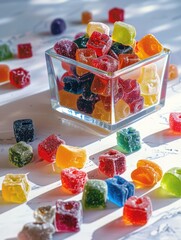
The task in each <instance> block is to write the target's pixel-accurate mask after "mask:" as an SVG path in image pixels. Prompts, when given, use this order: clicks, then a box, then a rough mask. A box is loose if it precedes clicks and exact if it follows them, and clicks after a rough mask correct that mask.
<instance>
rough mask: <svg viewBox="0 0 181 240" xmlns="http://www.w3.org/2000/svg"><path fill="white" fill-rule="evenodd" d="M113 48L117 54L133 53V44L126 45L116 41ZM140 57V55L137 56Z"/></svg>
mask: <svg viewBox="0 0 181 240" xmlns="http://www.w3.org/2000/svg"><path fill="white" fill-rule="evenodd" d="M111 50H113V51H114V52H115V53H116V54H117V55H119V54H132V53H133V48H132V47H131V46H126V45H123V44H121V43H118V42H114V43H113V44H112V46H111ZM137 58H138V57H137Z"/></svg>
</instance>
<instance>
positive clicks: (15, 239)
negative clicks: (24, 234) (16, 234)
mask: <svg viewBox="0 0 181 240" xmlns="http://www.w3.org/2000/svg"><path fill="white" fill-rule="evenodd" d="M4 240H17V238H5V239H4Z"/></svg>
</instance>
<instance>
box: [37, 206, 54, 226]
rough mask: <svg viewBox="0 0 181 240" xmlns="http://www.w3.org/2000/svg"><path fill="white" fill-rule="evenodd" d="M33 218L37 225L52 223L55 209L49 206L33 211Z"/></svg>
mask: <svg viewBox="0 0 181 240" xmlns="http://www.w3.org/2000/svg"><path fill="white" fill-rule="evenodd" d="M33 216H34V218H35V220H36V222H38V223H53V220H54V217H55V209H54V207H52V206H50V205H48V206H42V207H39V208H37V209H35V211H34V213H33Z"/></svg>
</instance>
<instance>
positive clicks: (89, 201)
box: [82, 179, 107, 209]
mask: <svg viewBox="0 0 181 240" xmlns="http://www.w3.org/2000/svg"><path fill="white" fill-rule="evenodd" d="M106 200H107V185H106V183H105V181H103V180H99V179H89V180H88V181H87V182H86V184H85V186H84V190H83V196H82V204H83V208H84V209H104V208H105V207H106Z"/></svg>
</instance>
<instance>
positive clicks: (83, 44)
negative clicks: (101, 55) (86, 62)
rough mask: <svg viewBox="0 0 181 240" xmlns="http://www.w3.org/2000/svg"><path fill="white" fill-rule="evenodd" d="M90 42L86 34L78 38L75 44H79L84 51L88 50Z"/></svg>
mask: <svg viewBox="0 0 181 240" xmlns="http://www.w3.org/2000/svg"><path fill="white" fill-rule="evenodd" d="M88 40H89V38H88V36H87V35H85V33H84V34H83V36H80V37H78V38H76V39H75V40H74V43H76V44H77V46H78V48H79V49H84V48H87V42H88Z"/></svg>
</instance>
